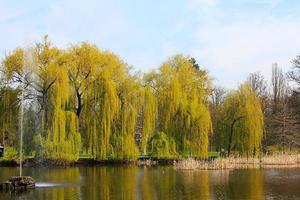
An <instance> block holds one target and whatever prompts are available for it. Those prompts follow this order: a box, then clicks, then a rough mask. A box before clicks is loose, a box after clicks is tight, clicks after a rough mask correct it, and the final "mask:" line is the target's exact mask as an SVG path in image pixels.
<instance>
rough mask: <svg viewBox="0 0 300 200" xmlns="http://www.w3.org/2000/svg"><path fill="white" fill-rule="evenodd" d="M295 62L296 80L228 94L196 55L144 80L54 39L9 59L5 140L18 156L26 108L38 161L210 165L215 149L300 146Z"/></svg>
mask: <svg viewBox="0 0 300 200" xmlns="http://www.w3.org/2000/svg"><path fill="white" fill-rule="evenodd" d="M293 63H294V65H295V67H294V68H293V69H292V70H291V71H290V72H289V73H288V74H284V73H283V72H282V70H281V69H280V68H279V67H278V66H277V65H274V66H273V69H272V80H271V84H270V85H268V84H267V82H266V80H265V79H264V77H263V76H262V75H261V74H260V73H258V72H255V73H252V74H250V75H249V78H248V79H247V81H245V83H243V84H241V85H240V86H239V88H238V89H237V90H234V91H227V90H225V89H223V88H222V87H216V86H213V85H212V78H211V77H210V75H209V73H208V71H207V70H205V69H203V68H202V67H200V65H199V64H198V63H197V61H196V60H195V59H194V58H192V57H188V56H183V55H175V56H173V57H171V58H170V59H168V60H167V61H166V62H164V63H163V64H162V65H161V66H160V67H159V69H157V70H153V71H151V72H149V73H146V74H141V73H135V72H134V71H132V69H131V67H130V66H129V65H128V64H127V63H126V62H124V61H123V60H121V59H120V58H119V57H118V56H116V55H115V54H114V53H111V52H109V51H101V50H99V49H98V48H97V47H96V46H95V45H92V44H89V43H86V42H84V43H81V44H80V45H71V46H70V47H69V48H67V49H60V48H57V47H55V46H54V45H53V44H51V42H49V40H48V38H47V36H46V37H45V38H44V40H43V41H42V42H38V43H36V44H35V45H34V46H33V47H31V48H16V49H15V50H13V51H12V52H10V53H9V54H7V55H6V56H5V58H4V59H3V60H2V64H1V88H0V110H1V112H0V141H2V142H1V143H3V144H4V145H5V146H10V147H14V148H18V145H19V138H20V136H19V130H20V126H19V122H20V119H21V117H20V114H19V113H20V105H21V103H23V105H24V108H25V112H24V118H23V124H24V126H23V132H24V151H25V154H26V155H34V156H36V157H37V158H38V157H43V158H47V159H59V160H68V161H71V160H77V159H78V158H79V155H80V154H88V155H90V156H92V157H94V158H95V159H98V160H108V159H113V160H134V159H137V158H138V156H139V155H144V156H152V157H158V158H171V157H182V156H184V157H185V156H193V157H201V158H205V157H207V156H208V150H209V146H213V148H214V149H217V150H219V151H221V150H222V151H224V152H226V154H231V153H232V152H238V153H239V154H242V155H247V156H253V155H256V154H258V153H259V152H261V151H267V150H268V148H270V147H274V146H278V147H280V148H282V149H283V150H284V149H286V148H292V147H299V145H300V143H299V134H298V133H299V119H300V117H299V114H300V110H299V108H300V105H299V102H300V100H299V98H300V97H299V88H300V86H299V85H300V81H299V79H300V78H299V77H300V72H299V71H300V57H299V56H298V57H297V58H296V59H295V60H294V61H293ZM288 81H291V83H292V82H293V83H295V85H293V87H290V85H291V84H288ZM22 99H23V101H21V100H22Z"/></svg>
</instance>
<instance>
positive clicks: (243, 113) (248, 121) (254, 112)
mask: <svg viewBox="0 0 300 200" xmlns="http://www.w3.org/2000/svg"><path fill="white" fill-rule="evenodd" d="M218 115H219V117H218V119H217V123H218V124H217V130H216V134H217V135H218V136H217V138H218V140H219V144H218V145H219V148H224V149H226V150H227V152H228V155H230V153H231V150H237V151H239V152H240V154H246V155H254V154H256V153H257V152H258V151H259V150H260V148H261V140H262V135H263V127H264V120H263V113H262V109H261V103H260V100H259V98H258V97H257V96H256V94H255V93H254V92H253V90H252V89H251V87H250V86H249V85H248V84H242V85H241V86H240V87H239V89H238V91H234V92H231V93H229V94H228V96H227V97H226V99H225V101H224V103H223V105H222V108H221V109H220V111H219V113H218Z"/></svg>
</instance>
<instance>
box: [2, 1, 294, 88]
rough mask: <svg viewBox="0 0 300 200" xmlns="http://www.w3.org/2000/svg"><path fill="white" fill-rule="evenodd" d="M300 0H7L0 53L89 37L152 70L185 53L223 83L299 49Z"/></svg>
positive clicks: (287, 58) (266, 70)
mask: <svg viewBox="0 0 300 200" xmlns="http://www.w3.org/2000/svg"><path fill="white" fill-rule="evenodd" d="M299 10H300V1H299V0H226V1H225V0H82V1H79V0H51V1H50V0H43V1H40V0H0V57H1V58H3V56H4V55H5V54H7V53H9V52H10V51H12V50H13V49H14V48H16V47H26V46H30V45H33V44H34V43H35V42H37V41H40V40H42V38H43V36H44V35H46V34H48V35H49V38H50V40H51V41H52V42H53V43H54V44H55V45H56V46H58V47H61V48H67V47H68V46H69V45H70V44H80V42H82V41H88V42H90V43H93V44H96V45H97V46H98V47H99V48H100V49H102V50H110V51H113V52H114V53H116V54H117V55H118V56H120V57H121V58H122V59H123V60H125V61H126V62H127V63H128V64H130V65H131V66H133V68H134V69H136V70H140V71H142V72H148V71H150V70H152V69H158V68H159V66H160V65H161V63H162V62H164V61H166V60H167V59H168V58H170V57H171V56H173V55H175V54H178V53H181V54H183V55H186V56H192V57H194V58H196V60H197V62H198V63H199V65H200V66H202V67H203V68H206V69H207V70H208V71H209V72H210V74H211V76H212V77H213V79H214V83H215V84H216V85H221V86H224V87H227V88H236V87H237V86H238V84H240V83H242V82H243V81H244V80H245V79H246V78H247V76H248V74H249V73H251V72H257V71H258V72H261V73H262V74H263V75H264V76H265V77H266V78H267V79H269V78H270V76H271V68H272V64H273V63H275V62H276V63H278V65H279V66H280V67H282V68H283V70H284V71H288V70H289V69H291V66H292V64H291V60H292V59H293V58H295V56H296V55H298V54H300V35H299V34H300V12H299Z"/></svg>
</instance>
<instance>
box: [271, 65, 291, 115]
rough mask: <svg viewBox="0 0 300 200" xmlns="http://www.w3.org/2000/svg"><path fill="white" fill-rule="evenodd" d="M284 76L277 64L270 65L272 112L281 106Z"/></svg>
mask: <svg viewBox="0 0 300 200" xmlns="http://www.w3.org/2000/svg"><path fill="white" fill-rule="evenodd" d="M286 88H287V86H286V78H285V76H284V74H283V72H282V69H281V68H279V67H278V64H277V63H275V64H273V67H272V92H273V93H272V95H273V113H275V112H277V111H278V110H279V109H281V107H282V102H283V99H284V96H285V92H286Z"/></svg>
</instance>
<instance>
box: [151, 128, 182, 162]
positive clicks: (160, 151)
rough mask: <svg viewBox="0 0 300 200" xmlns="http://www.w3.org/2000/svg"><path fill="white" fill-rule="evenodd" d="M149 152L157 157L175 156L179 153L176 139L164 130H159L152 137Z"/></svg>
mask: <svg viewBox="0 0 300 200" xmlns="http://www.w3.org/2000/svg"><path fill="white" fill-rule="evenodd" d="M148 152H149V154H150V156H151V157H155V158H173V157H175V156H176V155H177V153H176V146H175V141H174V140H173V139H172V138H169V137H168V136H167V135H166V134H165V133H164V132H157V133H155V134H154V135H153V136H152V137H151V138H150V140H149V143H148Z"/></svg>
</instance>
